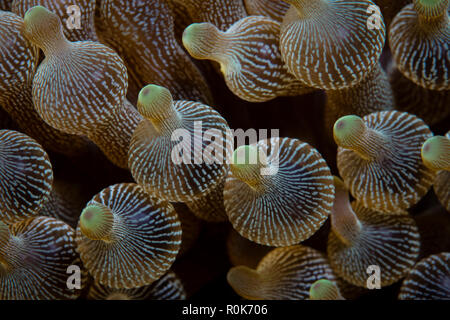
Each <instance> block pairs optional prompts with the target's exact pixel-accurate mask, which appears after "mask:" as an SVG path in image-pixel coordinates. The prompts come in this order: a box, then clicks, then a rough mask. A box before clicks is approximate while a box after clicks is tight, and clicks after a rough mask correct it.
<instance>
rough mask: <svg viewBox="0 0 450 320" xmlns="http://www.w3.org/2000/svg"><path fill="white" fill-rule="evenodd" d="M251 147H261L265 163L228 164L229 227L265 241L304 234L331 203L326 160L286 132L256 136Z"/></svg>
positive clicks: (286, 241) (289, 241) (278, 242)
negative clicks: (257, 139)
mask: <svg viewBox="0 0 450 320" xmlns="http://www.w3.org/2000/svg"><path fill="white" fill-rule="evenodd" d="M250 148H257V149H259V150H260V151H262V153H263V154H264V155H266V156H267V163H266V164H260V165H259V166H258V167H255V168H253V169H252V168H251V166H255V165H252V164H248V163H243V164H241V165H239V164H232V165H231V173H230V174H229V175H228V177H227V181H226V183H225V190H224V203H225V209H226V211H227V214H228V218H229V220H230V222H231V223H232V224H233V227H234V229H235V230H236V231H238V232H239V233H240V234H241V235H242V236H243V237H245V238H247V239H249V240H251V241H254V242H256V243H259V244H263V245H268V246H287V245H293V244H296V243H299V242H300V241H303V240H306V239H308V238H309V237H311V236H312V235H313V234H314V233H315V232H316V231H317V230H318V229H319V228H320V227H321V226H322V224H323V223H324V222H325V220H326V219H327V217H328V214H329V212H330V210H331V208H332V205H333V199H334V187H333V178H332V176H331V173H330V169H329V168H328V166H327V165H326V162H325V160H324V159H323V158H322V156H321V155H320V154H319V152H317V151H316V150H315V149H314V148H312V147H311V146H309V145H308V144H307V143H304V142H301V141H299V140H296V139H290V138H272V139H269V140H261V141H260V142H258V144H257V145H254V146H250ZM236 152H239V148H238V149H237V151H235V153H236ZM260 169H263V170H265V171H266V172H265V174H264V175H263V174H261V170H260Z"/></svg>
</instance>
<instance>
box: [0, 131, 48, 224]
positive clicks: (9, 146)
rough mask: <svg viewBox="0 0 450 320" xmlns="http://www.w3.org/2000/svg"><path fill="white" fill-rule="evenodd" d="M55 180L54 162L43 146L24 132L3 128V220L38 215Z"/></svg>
mask: <svg viewBox="0 0 450 320" xmlns="http://www.w3.org/2000/svg"><path fill="white" fill-rule="evenodd" d="M52 182H53V170H52V165H51V163H50V160H49V158H48V155H47V153H46V152H45V151H44V149H43V148H42V146H41V145H40V144H38V143H37V142H36V141H35V140H34V139H32V138H30V137H28V136H27V135H24V134H23V133H20V132H17V131H12V130H0V220H1V221H3V222H5V223H12V222H17V221H20V220H22V219H25V218H29V217H32V216H37V215H38V214H39V211H40V210H41V208H42V206H43V205H44V203H45V202H46V201H47V200H48V197H49V195H50V192H51V190H52Z"/></svg>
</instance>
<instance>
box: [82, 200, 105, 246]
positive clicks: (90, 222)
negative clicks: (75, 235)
mask: <svg viewBox="0 0 450 320" xmlns="http://www.w3.org/2000/svg"><path fill="white" fill-rule="evenodd" d="M112 223H113V216H112V213H111V212H110V210H109V209H108V208H106V207H105V206H103V205H100V204H90V205H88V206H87V207H86V208H84V210H83V211H82V213H81V215H80V229H81V232H82V233H83V234H84V235H86V236H87V237H89V238H94V239H97V238H101V236H103V235H104V233H105V232H107V231H109V229H110V228H111V227H112Z"/></svg>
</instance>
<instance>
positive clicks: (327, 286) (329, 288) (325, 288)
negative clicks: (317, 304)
mask: <svg viewBox="0 0 450 320" xmlns="http://www.w3.org/2000/svg"><path fill="white" fill-rule="evenodd" d="M309 297H310V299H311V300H343V297H342V295H341V293H340V291H339V288H338V287H337V286H336V284H335V283H334V282H332V281H330V280H328V279H320V280H317V281H316V282H314V283H313V284H312V285H311V288H310V290H309Z"/></svg>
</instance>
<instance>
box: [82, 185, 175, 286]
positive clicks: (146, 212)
mask: <svg viewBox="0 0 450 320" xmlns="http://www.w3.org/2000/svg"><path fill="white" fill-rule="evenodd" d="M76 241H77V245H78V247H77V250H78V252H79V253H80V257H81V260H82V261H83V264H84V265H85V267H86V269H87V270H88V271H89V273H90V274H91V275H92V276H93V277H94V279H95V280H96V281H98V282H99V283H101V284H102V285H105V286H108V287H111V288H117V289H130V288H135V287H140V286H144V285H149V284H150V283H152V282H154V281H155V280H157V279H159V278H160V277H161V276H162V275H164V274H165V273H166V272H167V270H168V269H169V268H170V267H171V265H172V263H173V262H174V261H175V258H176V256H177V254H178V251H179V248H180V244H181V225H180V221H179V219H178V216H177V214H176V212H175V210H174V208H173V206H172V205H171V204H170V203H168V202H165V201H161V200H158V199H156V198H152V197H150V196H149V195H148V194H147V193H146V192H145V191H144V190H143V189H142V188H141V187H139V186H138V185H136V184H131V183H130V184H118V185H113V186H111V187H108V188H106V189H104V190H103V191H101V192H100V193H99V194H97V195H96V196H95V197H94V198H93V199H92V200H91V201H90V202H89V203H88V205H87V207H86V208H85V209H84V211H83V213H82V215H81V217H80V223H79V226H78V228H77V233H76Z"/></svg>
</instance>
